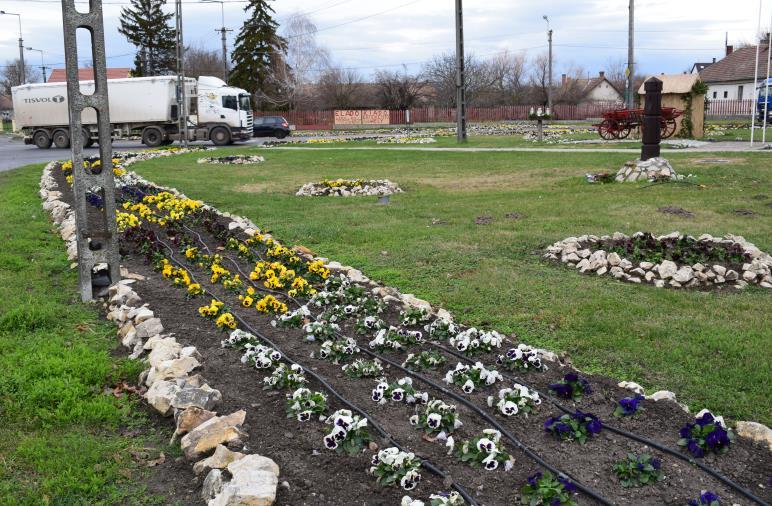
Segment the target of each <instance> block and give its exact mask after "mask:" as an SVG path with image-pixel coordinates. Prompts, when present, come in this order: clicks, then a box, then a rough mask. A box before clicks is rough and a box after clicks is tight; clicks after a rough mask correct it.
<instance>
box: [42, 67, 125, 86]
mask: <svg viewBox="0 0 772 506" xmlns="http://www.w3.org/2000/svg"><path fill="white" fill-rule="evenodd" d="M130 74H131V69H129V68H113V69H107V78H108V79H125V78H127V77H131V75H130ZM78 80H79V81H93V80H94V69H90V68H89V69H78ZM48 82H49V83H66V82H67V71H66V70H65V69H54V70H53V71H52V72H51V75H50V76H49V77H48Z"/></svg>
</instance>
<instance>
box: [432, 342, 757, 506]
mask: <svg viewBox="0 0 772 506" xmlns="http://www.w3.org/2000/svg"><path fill="white" fill-rule="evenodd" d="M427 342H428V341H427ZM429 344H430V345H431V346H434V347H435V348H439V349H440V350H443V351H444V352H446V353H448V354H450V355H453V356H455V357H456V358H459V359H461V360H464V361H465V362H467V363H470V364H471V363H473V362H474V361H473V360H471V359H470V358H469V357H466V356H465V355H463V354H461V353H459V352H457V351H456V350H453V349H451V348H447V347H445V346H443V345H441V344H437V343H432V342H429ZM502 376H503V377H504V378H505V379H508V380H510V381H516V382H517V383H520V384H521V385H523V386H524V387H526V388H529V389H531V390H533V391H535V392H536V393H538V394H539V396H540V397H542V398H544V399H547V400H548V401H549V402H550V403H552V404H553V405H554V406H556V407H557V408H558V409H559V410H561V411H563V412H564V413H569V414H570V413H572V411H571V410H570V409H568V408H566V407H565V406H563V405H562V404H561V403H560V402H558V401H557V400H555V398H554V397H553V396H552V395H545V394H544V393H542V392H540V391H539V390H537V389H535V388H532V387H531V386H530V385H528V384H527V383H526V382H525V381H523V380H521V379H520V378H519V377H517V376H511V375H509V374H507V373H502ZM603 428H604V429H607V430H608V431H610V432H613V433H615V434H619V435H620V436H623V437H626V438H628V439H632V440H634V441H638V442H639V443H643V444H645V445H647V446H650V447H652V448H656V449H657V450H659V451H661V452H662V453H666V454H668V455H672V456H673V457H676V458H678V459H680V460H683V461H684V462H688V463H689V464H693V465H695V466H697V467H698V468H699V469H701V470H702V471H704V472H706V473H707V474H709V475H710V476H712V477H713V478H715V479H717V480H719V481H721V482H722V483H724V484H725V485H727V486H728V487H729V488H731V489H733V490H734V491H735V492H738V493H740V494H742V495H744V496H745V497H746V498H747V499H750V500H751V501H753V502H755V503H757V504H760V505H761V506H769V505H768V503H766V502H765V501H764V500H763V499H760V498H759V497H756V496H755V495H754V494H753V493H752V492H751V491H750V490H748V489H746V488H744V487H743V486H742V485H739V484H738V483H735V482H734V481H732V480H730V479H729V478H727V477H726V476H724V475H722V474H721V473H719V472H718V471H714V470H713V469H712V468H710V467H708V466H706V465H705V464H702V463H701V462H699V461H697V460H696V459H693V458H691V457H689V456H687V455H684V454H683V453H681V452H679V451H677V450H673V449H671V448H668V447H667V446H664V445H662V444H660V443H658V442H656V441H653V440H651V439H648V438H645V437H643V436H639V435H637V434H634V433H632V432H628V431H626V430H624V429H618V428H616V427H613V426H610V425H606V422H603Z"/></svg>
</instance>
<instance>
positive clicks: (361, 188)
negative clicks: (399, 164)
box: [295, 179, 404, 197]
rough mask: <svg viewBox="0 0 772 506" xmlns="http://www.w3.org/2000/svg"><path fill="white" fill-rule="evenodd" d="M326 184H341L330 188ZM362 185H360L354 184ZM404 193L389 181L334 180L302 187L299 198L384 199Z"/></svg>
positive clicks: (298, 192)
mask: <svg viewBox="0 0 772 506" xmlns="http://www.w3.org/2000/svg"><path fill="white" fill-rule="evenodd" d="M326 183H339V184H340V186H330V185H329V184H326ZM354 183H360V184H354ZM395 193H404V192H403V191H402V189H401V188H400V187H399V186H398V185H397V183H394V182H392V181H389V180H388V179H370V180H361V181H360V180H351V179H333V180H329V181H322V182H319V183H306V184H304V185H303V186H301V187H300V189H299V190H298V191H297V193H296V194H295V196H297V197H384V196H386V195H394V194H395Z"/></svg>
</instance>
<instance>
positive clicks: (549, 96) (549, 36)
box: [542, 14, 552, 111]
mask: <svg viewBox="0 0 772 506" xmlns="http://www.w3.org/2000/svg"><path fill="white" fill-rule="evenodd" d="M542 17H543V18H544V21H546V22H547V40H548V41H549V45H550V52H549V76H548V77H547V83H548V88H547V108H548V109H549V110H550V111H552V27H550V18H549V17H547V15H546V14H545V15H544V16H542Z"/></svg>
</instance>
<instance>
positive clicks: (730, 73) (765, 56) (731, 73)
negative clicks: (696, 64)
mask: <svg viewBox="0 0 772 506" xmlns="http://www.w3.org/2000/svg"><path fill="white" fill-rule="evenodd" d="M769 59H770V55H769V48H768V47H766V46H764V45H762V46H761V49H760V51H759V74H763V73H764V71H765V70H766V68H767V61H769ZM755 69H756V46H749V47H741V48H740V49H735V50H734V51H733V52H732V53H730V54H729V55H728V56H727V57H726V58H724V59H723V60H719V61H717V62H716V63H714V64H713V65H711V66H710V67H708V68H706V69H705V70H703V71H701V72H700V77H701V78H702V80H703V81H705V82H706V83H707V84H710V83H721V82H731V81H753V75H754V72H755Z"/></svg>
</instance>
